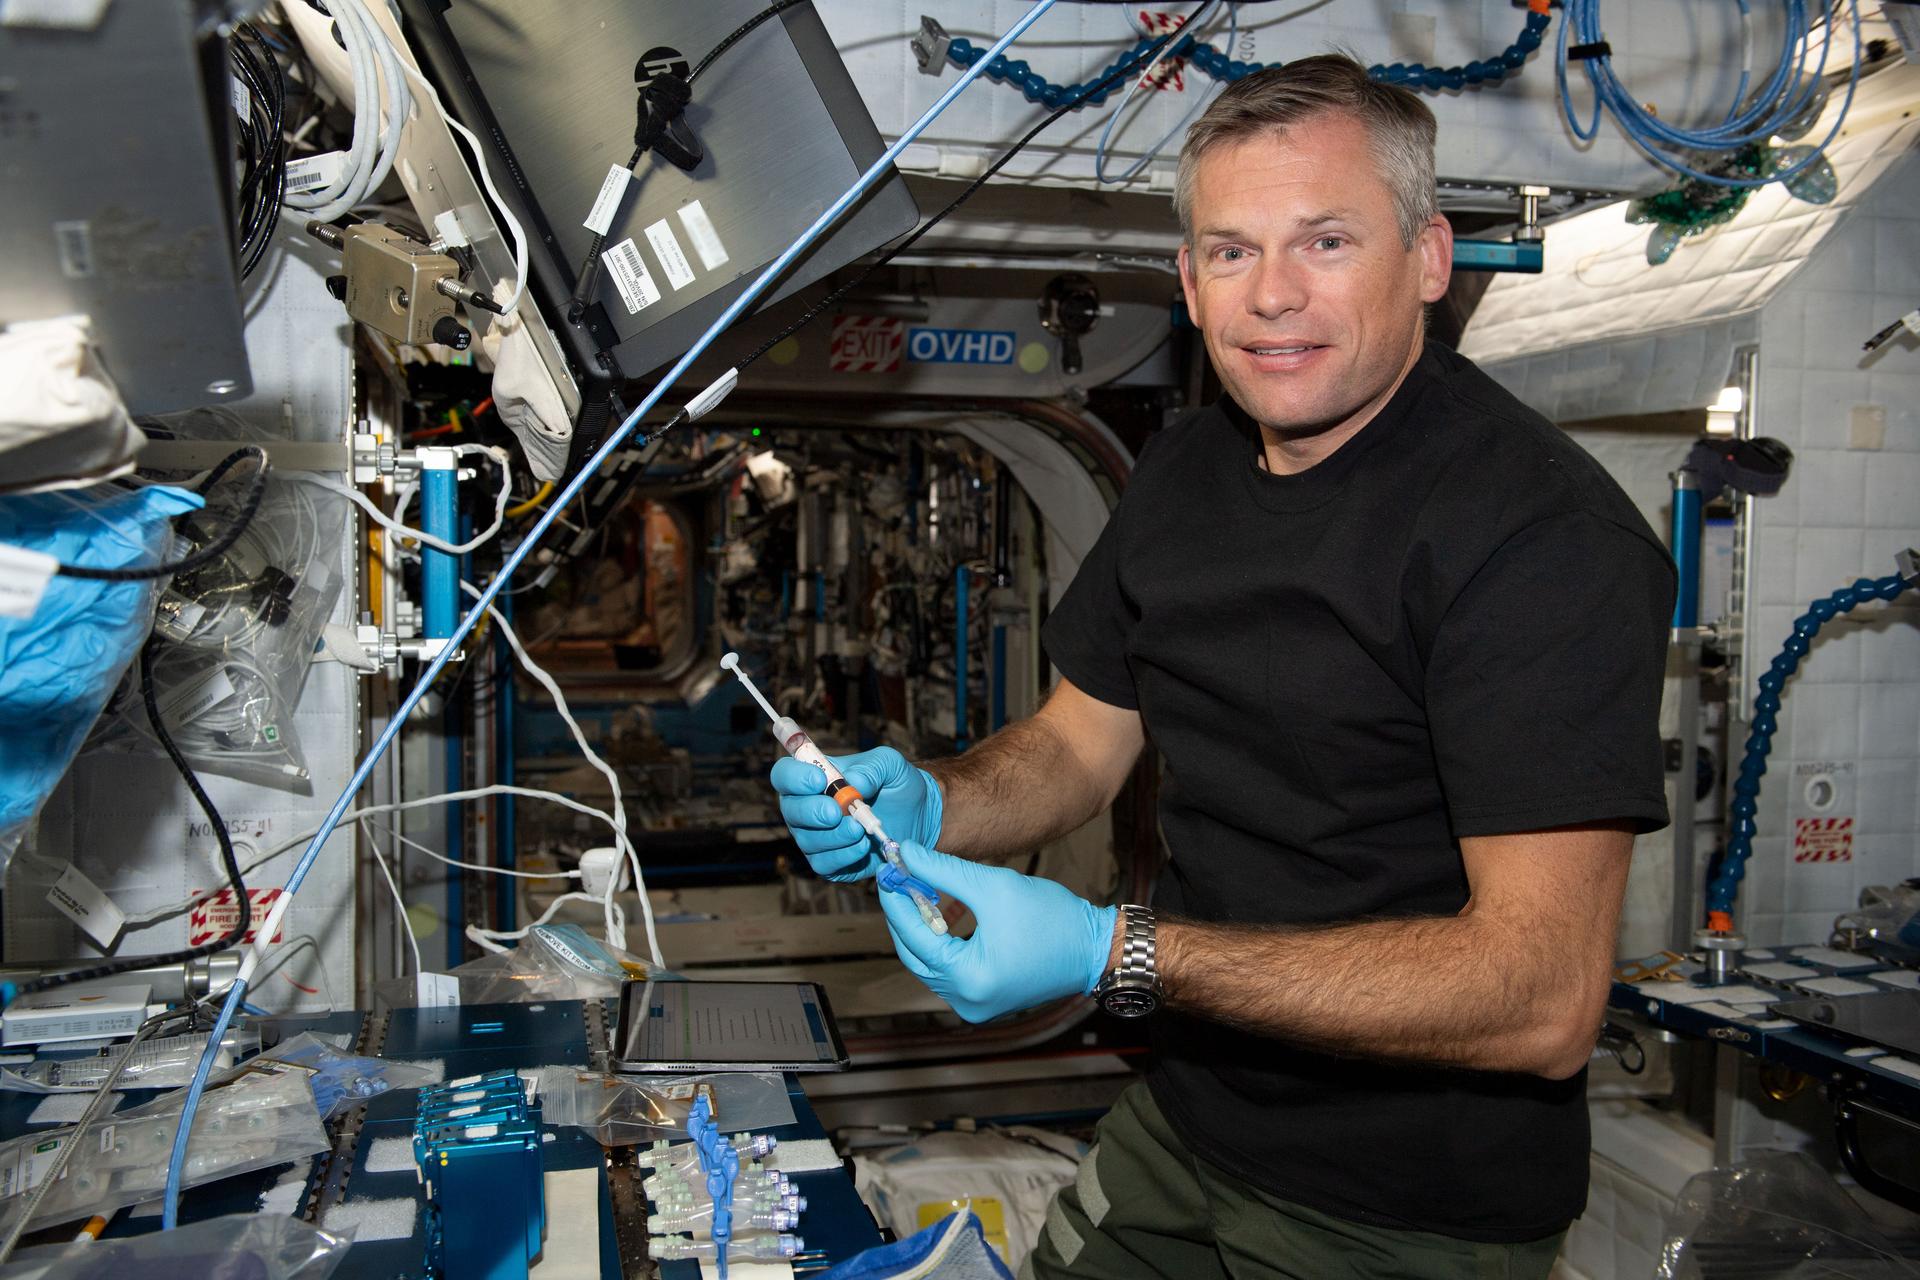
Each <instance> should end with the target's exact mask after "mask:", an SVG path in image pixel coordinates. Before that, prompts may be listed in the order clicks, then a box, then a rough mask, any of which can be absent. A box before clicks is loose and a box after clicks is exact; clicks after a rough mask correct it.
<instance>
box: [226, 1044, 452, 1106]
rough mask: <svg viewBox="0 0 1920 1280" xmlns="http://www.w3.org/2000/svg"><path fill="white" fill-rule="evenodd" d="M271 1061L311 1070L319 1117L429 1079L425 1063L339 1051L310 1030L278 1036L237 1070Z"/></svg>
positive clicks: (253, 1068) (310, 1081)
mask: <svg viewBox="0 0 1920 1280" xmlns="http://www.w3.org/2000/svg"><path fill="white" fill-rule="evenodd" d="M274 1063H285V1064H287V1065H289V1066H294V1067H299V1068H301V1069H302V1070H304V1071H307V1072H310V1073H311V1075H310V1076H309V1078H308V1080H307V1083H308V1084H309V1085H311V1086H312V1088H313V1102H314V1105H315V1106H316V1107H318V1108H319V1109H320V1117H321V1119H323V1120H331V1119H333V1118H334V1117H335V1116H337V1115H339V1114H340V1113H341V1112H342V1111H346V1110H349V1109H351V1108H353V1107H357V1106H359V1105H360V1104H361V1103H363V1102H365V1101H366V1100H367V1099H369V1098H377V1097H379V1096H380V1095H381V1094H383V1093H386V1092H387V1091H389V1090H391V1089H418V1088H419V1087H420V1086H422V1085H426V1084H432V1083H433V1073H432V1072H431V1071H429V1070H427V1069H426V1068H425V1067H416V1066H410V1065H408V1064H407V1063H404V1062H388V1061H385V1060H384V1059H381V1058H358V1057H355V1056H354V1055H353V1054H350V1053H342V1052H340V1051H339V1050H338V1049H336V1048H334V1047H333V1046H332V1045H331V1044H328V1043H327V1042H326V1041H325V1040H323V1039H321V1038H320V1037H319V1036H317V1035H314V1034H313V1033H312V1032H311V1031H303V1032H301V1033H300V1034H299V1035H297V1036H292V1037H290V1038H288V1039H286V1040H282V1041H281V1042H280V1043H279V1044H277V1045H275V1046H273V1048H271V1049H268V1050H266V1051H265V1052H263V1053H262V1054H260V1056H258V1057H256V1058H251V1059H249V1060H248V1061H247V1064H246V1065H245V1066H244V1067H241V1068H240V1070H242V1071H259V1070H263V1069H266V1068H267V1067H268V1066H270V1065H271V1064H274Z"/></svg>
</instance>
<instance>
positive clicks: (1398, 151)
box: [1173, 53, 1439, 249]
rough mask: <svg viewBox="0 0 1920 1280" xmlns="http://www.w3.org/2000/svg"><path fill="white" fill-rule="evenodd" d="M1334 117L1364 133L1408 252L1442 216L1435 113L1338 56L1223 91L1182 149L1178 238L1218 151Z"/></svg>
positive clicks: (1186, 232) (1293, 65) (1188, 228)
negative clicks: (1204, 170) (1207, 161)
mask: <svg viewBox="0 0 1920 1280" xmlns="http://www.w3.org/2000/svg"><path fill="white" fill-rule="evenodd" d="M1332 111H1337V112H1341V113H1343V114H1346V115H1349V116H1352V117H1353V118H1354V119H1356V120H1358V121H1360V123H1361V124H1363V125H1365V126H1366V128H1367V136H1368V138H1369V139H1371V141H1372V143H1373V161H1374V164H1375V166H1376V167H1377V168H1378V169H1379V172H1380V176H1381V177H1382V178H1383V179H1385V181H1386V184H1387V187H1388V188H1389V189H1390V190H1391V191H1392V192H1393V211H1394V217H1395V219H1396V220H1397V221H1398V222H1399V224H1400V239H1401V241H1402V243H1403V245H1404V247H1406V248H1408V249H1411V248H1412V247H1413V242H1414V241H1415V240H1417V239H1418V238H1419V236H1420V231H1421V229H1422V228H1424V227H1425V226H1426V225H1427V223H1429V222H1431V221H1432V220H1433V216H1434V214H1435V213H1437V212H1438V211H1439V199H1438V196H1437V195H1436V193H1435V190H1434V178H1433V138H1434V121H1433V112H1431V111H1429V110H1428V109H1427V104H1426V103H1424V102H1422V101H1420V99H1419V97H1418V96H1417V95H1415V94H1414V93H1413V92H1412V91H1410V90H1407V89H1403V88H1401V87H1399V86H1398V85H1391V84H1382V83H1381V82H1380V81H1378V80H1375V79H1373V78H1372V77H1370V76H1369V75H1368V74H1367V70H1366V68H1365V67H1363V66H1361V65H1360V64H1359V63H1358V62H1355V61H1354V60H1353V59H1352V58H1348V57H1344V56H1342V55H1340V54H1336V53H1330V54H1321V55H1319V56H1317V57H1312V58H1302V59H1300V60H1299V61H1298V62H1290V63H1288V64H1287V65H1285V66H1283V67H1269V68H1267V69H1266V70H1264V71H1256V72H1254V73H1253V74H1252V75H1250V76H1248V77H1246V78H1245V79H1243V80H1238V81H1235V82H1234V83H1233V84H1231V85H1229V86H1227V89H1226V92H1224V93H1222V94H1221V95H1220V96H1219V97H1217V98H1215V99H1214V100H1213V102H1212V104H1211V105H1209V106H1208V107H1207V110H1206V112H1205V114H1203V115H1202V116H1201V117H1200V118H1199V119H1198V120H1196V121H1194V122H1193V127H1192V128H1190V129H1188V130H1187V140H1186V142H1185V143H1184V144H1183V145H1182V146H1181V148H1180V169H1179V173H1178V176H1177V177H1176V179H1175V182H1174V188H1173V208H1174V212H1175V213H1177V214H1178V215H1179V217H1180V238H1181V240H1182V241H1183V242H1184V243H1186V244H1189V245H1191V244H1192V243H1193V184H1194V173H1195V170H1197V169H1198V168H1199V165H1200V161H1201V159H1202V158H1203V157H1204V156H1205V155H1206V154H1207V153H1208V152H1209V151H1212V150H1214V149H1215V148H1216V147H1220V146H1224V145H1227V144H1229V143H1234V142H1242V141H1245V140H1246V139H1248V138H1253V137H1258V136H1259V135H1261V134H1265V133H1269V132H1278V131H1282V130H1285V129H1290V128H1292V127H1293V126H1294V125H1296V124H1299V123H1300V122H1302V121H1304V120H1306V119H1307V118H1308V117H1310V116H1315V115H1319V114H1320V113H1322V112H1332Z"/></svg>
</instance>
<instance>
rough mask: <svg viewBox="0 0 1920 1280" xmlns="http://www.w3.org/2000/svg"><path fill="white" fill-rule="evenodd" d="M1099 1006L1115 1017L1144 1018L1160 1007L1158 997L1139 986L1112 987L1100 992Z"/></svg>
mask: <svg viewBox="0 0 1920 1280" xmlns="http://www.w3.org/2000/svg"><path fill="white" fill-rule="evenodd" d="M1100 1007H1101V1008H1102V1009H1105V1010H1106V1011H1107V1012H1108V1013H1110V1014H1112V1015H1113V1016H1114V1017H1116V1018H1144V1017H1145V1016H1146V1015H1148V1014H1150V1013H1152V1012H1153V1011H1154V1010H1155V1009H1158V1008H1159V1007H1160V997H1159V996H1156V995H1155V994H1153V992H1152V991H1149V990H1144V989H1142V988H1139V987H1114V988H1112V989H1110V990H1108V991H1104V992H1102V993H1101V995H1100Z"/></svg>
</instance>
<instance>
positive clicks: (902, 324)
mask: <svg viewBox="0 0 1920 1280" xmlns="http://www.w3.org/2000/svg"><path fill="white" fill-rule="evenodd" d="M906 340H907V322H906V321H905V320H902V319H900V318H899V317H898V316H835V317H834V318H833V337H832V338H831V339H830V340H829V342H828V346H827V368H828V369H830V370H832V371H833V372H834V373H898V372H900V352H901V350H902V348H904V347H905V346H906Z"/></svg>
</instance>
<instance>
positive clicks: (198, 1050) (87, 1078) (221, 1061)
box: [0, 1027, 260, 1093]
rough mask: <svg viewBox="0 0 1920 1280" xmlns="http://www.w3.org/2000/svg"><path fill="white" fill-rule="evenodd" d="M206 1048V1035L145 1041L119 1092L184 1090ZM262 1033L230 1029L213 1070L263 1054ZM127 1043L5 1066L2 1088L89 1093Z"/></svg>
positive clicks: (137, 1049) (116, 1085)
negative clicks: (261, 1050) (86, 1052)
mask: <svg viewBox="0 0 1920 1280" xmlns="http://www.w3.org/2000/svg"><path fill="white" fill-rule="evenodd" d="M206 1049H207V1033H206V1032H204V1031H202V1032H198V1033H196V1034H193V1035H182V1036H163V1037H160V1038H158V1039H154V1040H142V1041H141V1042H140V1043H139V1044H136V1045H135V1046H134V1047H133V1054H132V1057H131V1058H130V1059H129V1060H128V1062H127V1065H126V1066H124V1067H122V1068H121V1069H120V1076H119V1079H117V1080H116V1081H114V1085H113V1087H114V1089H115V1091H116V1092H125V1091H126V1090H128V1089H183V1088H185V1087H186V1086H187V1085H189V1084H191V1083H193V1073H194V1070H195V1068H197V1067H198V1066H199V1065H200V1055H201V1054H203V1053H205V1052H206ZM259 1049H260V1033H259V1031H257V1030H255V1029H254V1028H252V1027H229V1028H227V1034H226V1035H225V1036H223V1037H221V1040H220V1052H219V1054H218V1055H217V1056H216V1057H215V1058H214V1063H213V1065H214V1069H215V1070H217V1071H225V1070H226V1069H227V1068H229V1067H231V1066H232V1065H233V1064H234V1063H236V1062H238V1061H240V1060H241V1059H242V1058H245V1057H248V1056H250V1055H252V1054H254V1053H257V1052H259ZM122 1051H123V1046H121V1045H118V1044H114V1045H109V1046H107V1047H105V1048H103V1049H101V1050H100V1051H99V1052H97V1053H89V1054H85V1055H82V1056H76V1057H61V1056H58V1055H55V1056H51V1057H41V1058H36V1059H35V1060H34V1061H32V1062H28V1063H23V1064H21V1065H20V1066H17V1067H4V1068H0V1089H9V1090H14V1091H17V1092H20V1093H90V1092H92V1091H93V1090H95V1089H98V1088H99V1087H100V1086H101V1085H102V1084H103V1083H105V1081H106V1079H107V1076H108V1075H110V1074H111V1073H112V1071H113V1063H114V1059H116V1058H118V1057H119V1056H120V1054H121V1052H122Z"/></svg>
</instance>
